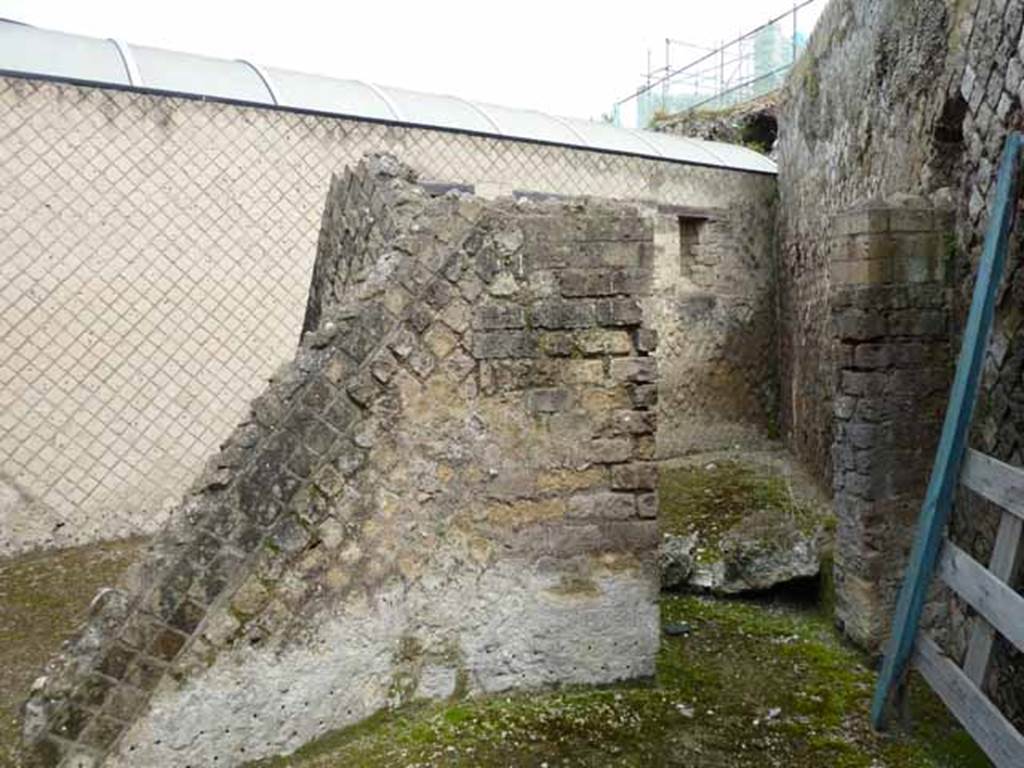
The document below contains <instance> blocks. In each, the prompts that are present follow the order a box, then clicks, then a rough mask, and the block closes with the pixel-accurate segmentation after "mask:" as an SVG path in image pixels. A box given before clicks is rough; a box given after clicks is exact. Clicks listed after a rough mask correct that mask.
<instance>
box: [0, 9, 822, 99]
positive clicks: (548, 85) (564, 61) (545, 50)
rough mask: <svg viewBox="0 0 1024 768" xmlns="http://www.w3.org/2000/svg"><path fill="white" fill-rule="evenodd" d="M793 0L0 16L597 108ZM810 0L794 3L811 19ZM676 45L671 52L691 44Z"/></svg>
mask: <svg viewBox="0 0 1024 768" xmlns="http://www.w3.org/2000/svg"><path fill="white" fill-rule="evenodd" d="M793 5H794V3H793V0H674V1H673V2H654V1H653V0H626V1H625V2H621V1H620V2H614V3H612V2H608V3H600V2H593V1H592V2H577V1H576V0H517V1H516V2H502V3H497V2H485V1H484V0H475V2H473V1H469V0H466V1H463V0H420V2H413V1H411V0H410V1H408V2H399V1H398V0H360V2H329V1H324V0H289V1H288V2H259V1H258V0H249V2H239V1H238V0H170V1H169V2H147V1H146V0H0V17H4V18H10V19H15V20H18V21H23V22H26V23H29V24H35V25H37V26H40V27H47V28H50V29H57V30H61V31H65V32H76V33H79V34H85V35H93V36H97V37H116V38H121V39H124V40H126V41H128V42H132V43H138V44H142V45H152V46H157V47H161V48H170V49H174V50H181V51H189V52H193V53H203V54H207V55H211V56H219V57H223V58H231V59H234V58H246V59H251V60H253V61H255V62H257V63H259V64H263V65H272V66H278V67H282V68H286V69H294V70H298V71H302V72H312V73H318V74H325V75H333V76H335V77H344V78H355V79H360V80H369V81H371V82H375V83H379V84H382V85H394V86H402V87H405V88H412V89H415V90H421V91H430V92H435V93H451V94H455V95H458V96H462V97H465V98H471V99H476V100H478V101H489V102H492V103H495V104H504V105H507V106H511V107H526V108H532V109H539V110H542V111H545V112H552V113H555V114H562V115H571V116H576V117H584V118H596V117H599V116H600V115H601V113H603V112H607V111H609V108H610V105H611V103H612V102H613V101H615V100H616V98H618V97H621V96H625V95H627V94H629V93H631V92H632V91H633V90H634V89H635V88H636V86H637V84H638V83H639V81H640V78H641V75H642V73H643V72H644V71H646V67H647V49H648V47H650V48H652V49H653V57H654V64H655V66H661V65H662V64H663V63H664V49H665V38H666V37H671V38H675V39H679V40H684V41H686V42H690V43H696V44H703V45H714V44H716V43H718V42H719V41H722V40H727V39H731V38H733V37H736V36H737V35H738V34H739V33H740V32H742V31H746V30H748V29H750V28H752V27H756V26H758V25H760V24H763V23H764V22H765V21H767V20H768V19H769V18H770V17H772V16H775V15H778V14H780V13H783V12H785V11H786V10H789V9H790V8H792V7H793ZM822 5H824V2H823V0H819V1H818V2H817V3H815V5H814V6H812V7H811V8H809V9H807V10H806V11H804V12H803V14H802V17H801V18H802V22H801V27H809V26H810V25H811V23H812V22H813V18H812V17H813V16H816V12H815V11H816V10H817V9H818V7H819V6H822ZM695 55H696V53H695V52H694V51H692V50H691V51H687V50H686V49H684V48H681V47H678V46H675V47H673V51H672V56H673V60H674V62H679V63H682V62H683V61H685V60H686V59H687V58H688V57H691V58H692V57H693V56H695Z"/></svg>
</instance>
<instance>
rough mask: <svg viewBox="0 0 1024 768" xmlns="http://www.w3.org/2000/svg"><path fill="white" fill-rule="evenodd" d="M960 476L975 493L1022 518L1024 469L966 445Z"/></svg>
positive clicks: (1023, 515) (1023, 509)
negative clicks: (965, 454) (968, 447)
mask: <svg viewBox="0 0 1024 768" xmlns="http://www.w3.org/2000/svg"><path fill="white" fill-rule="evenodd" d="M960 479H961V480H962V481H963V483H964V485H966V486H967V487H968V488H970V489H971V490H972V491H974V492H975V493H977V494H979V495H981V496H984V497H985V498H986V499H988V500H989V501H991V502H994V503H995V504H998V505H999V506H1000V507H1002V508H1003V509H1005V510H1006V511H1007V512H1011V513H1012V514H1014V515H1016V516H1017V517H1018V518H1020V519H1021V520H1024V469H1019V468H1018V467H1014V466H1011V465H1009V464H1004V463H1003V462H1001V461H999V459H993V458H992V457H991V456H986V455H985V454H984V453H980V452H978V451H975V450H973V449H968V451H967V458H966V459H965V460H964V470H963V474H962V476H961V478H960Z"/></svg>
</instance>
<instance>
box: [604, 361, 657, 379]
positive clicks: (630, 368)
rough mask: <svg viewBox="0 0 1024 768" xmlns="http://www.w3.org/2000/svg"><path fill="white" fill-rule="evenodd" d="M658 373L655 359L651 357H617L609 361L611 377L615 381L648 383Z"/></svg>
mask: <svg viewBox="0 0 1024 768" xmlns="http://www.w3.org/2000/svg"><path fill="white" fill-rule="evenodd" d="M657 375H658V364H657V361H656V360H655V359H654V358H652V357H633V358H618V359H615V360H612V361H611V377H612V378H613V379H615V380H616V381H622V382H630V383H633V384H649V383H651V382H653V381H655V380H656V378H657Z"/></svg>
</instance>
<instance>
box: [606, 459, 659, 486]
mask: <svg viewBox="0 0 1024 768" xmlns="http://www.w3.org/2000/svg"><path fill="white" fill-rule="evenodd" d="M611 472H612V474H611V481H612V488H614V489H616V490H622V491H653V490H654V489H655V488H657V487H658V467H657V465H656V464H618V465H616V466H613V467H612V469H611Z"/></svg>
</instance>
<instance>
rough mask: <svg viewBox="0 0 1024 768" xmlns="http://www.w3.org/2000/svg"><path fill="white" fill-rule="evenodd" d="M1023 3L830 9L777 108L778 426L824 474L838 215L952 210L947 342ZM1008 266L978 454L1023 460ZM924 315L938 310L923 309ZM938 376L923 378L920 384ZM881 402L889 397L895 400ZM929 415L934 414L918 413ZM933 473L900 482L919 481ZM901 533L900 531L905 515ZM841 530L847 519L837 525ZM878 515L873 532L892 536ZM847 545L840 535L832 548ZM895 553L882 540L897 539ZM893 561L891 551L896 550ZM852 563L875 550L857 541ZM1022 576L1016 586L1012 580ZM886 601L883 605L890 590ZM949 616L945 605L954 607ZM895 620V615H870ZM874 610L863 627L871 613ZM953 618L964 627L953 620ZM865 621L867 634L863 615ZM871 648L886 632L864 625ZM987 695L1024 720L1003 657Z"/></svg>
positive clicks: (1017, 71) (983, 517)
mask: <svg viewBox="0 0 1024 768" xmlns="http://www.w3.org/2000/svg"><path fill="white" fill-rule="evenodd" d="M1022 25H1024V4H1022V3H1020V2H1002V1H1000V0H946V1H944V2H935V1H934V0H876V1H874V2H866V1H865V0H833V2H832V3H831V4H830V5H829V7H828V8H827V9H826V11H825V13H824V14H823V16H822V18H821V21H820V23H819V26H818V29H817V30H816V31H815V33H814V35H813V37H812V39H811V41H810V45H809V47H808V53H807V55H806V56H805V57H804V59H803V60H802V61H801V62H800V63H799V65H798V66H797V67H796V68H795V69H794V71H793V73H792V76H791V77H790V80H789V83H788V85H787V94H786V102H785V104H784V106H783V108H782V109H781V111H780V185H779V194H780V208H779V210H780V216H779V221H780V253H781V264H780V307H781V312H780V323H781V328H780V334H781V341H782V348H783V356H782V367H783V370H782V376H781V380H782V386H783V397H782V404H783V422H784V428H785V431H786V434H787V437H788V439H789V441H790V442H791V444H792V445H793V446H794V448H795V449H796V450H798V451H799V452H800V453H801V454H802V455H803V456H804V457H805V458H806V459H807V460H808V461H809V462H810V463H811V464H812V465H813V466H816V467H817V468H818V471H819V472H820V473H821V475H822V476H825V477H828V476H831V475H832V472H833V464H832V462H831V461H829V457H830V455H832V454H831V453H830V451H829V450H828V448H829V446H830V445H832V444H834V443H836V447H837V448H838V449H839V450H842V449H843V442H844V441H843V440H842V439H841V436H840V439H839V440H838V441H837V440H836V439H834V437H835V432H836V423H837V420H836V413H837V404H836V402H835V401H836V390H835V386H836V382H837V379H836V378H835V377H834V376H831V375H830V373H831V372H834V371H835V370H836V368H837V365H838V360H837V358H836V356H835V351H834V350H835V347H834V339H833V337H832V325H831V323H830V318H831V317H832V314H833V304H832V301H831V299H830V296H831V295H833V294H834V293H835V287H834V286H832V285H831V283H830V278H829V261H830V248H831V247H832V243H833V239H834V235H835V232H836V220H837V217H838V218H842V215H843V214H845V213H846V212H848V211H850V210H851V209H853V208H855V207H857V206H858V205H859V204H862V203H864V202H869V201H871V200H875V201H882V200H883V199H884V200H890V199H892V198H893V197H894V196H897V195H900V194H907V193H909V194H911V195H916V196H918V197H920V198H926V199H927V201H928V202H930V204H932V205H934V206H935V207H936V208H938V209H942V208H946V207H951V208H952V209H953V211H954V219H953V233H954V236H953V237H952V238H950V239H949V241H948V243H947V249H946V250H947V256H948V261H949V262H950V264H949V285H950V286H951V287H952V291H951V292H950V302H949V303H948V304H947V307H946V309H947V310H948V311H949V312H950V313H951V317H952V320H953V323H952V331H953V333H952V338H951V343H952V345H953V347H954V349H955V347H956V345H957V343H958V337H957V335H956V329H957V328H958V327H959V324H960V322H962V319H963V317H964V315H965V312H966V308H967V305H968V303H969V300H970V292H971V288H972V275H973V273H974V266H975V265H976V263H977V258H978V255H979V254H980V250H981V242H982V237H983V234H984V228H985V225H986V222H987V213H988V210H989V207H990V205H991V202H992V198H993V195H994V189H995V184H994V178H995V169H996V165H997V162H998V157H999V154H1000V151H1001V148H1002V145H1003V142H1004V140H1005V137H1006V134H1007V132H1008V131H1009V130H1010V129H1011V128H1012V127H1014V126H1018V127H1019V126H1020V125H1021V124H1022V118H1024V114H1022V108H1021V104H1022V103H1024V88H1022V87H1024V39H1022V34H1021V31H1022ZM1016 237H1017V243H1016V248H1017V251H1016V255H1015V256H1014V257H1013V258H1011V259H1010V260H1009V265H1008V273H1007V275H1006V286H1007V287H1006V289H1005V290H1004V292H1003V294H1002V296H1001V297H1000V301H999V305H998V307H997V319H996V327H995V329H994V333H993V338H992V342H991V347H990V354H989V356H988V359H987V361H986V365H987V370H986V374H985V382H984V391H983V394H982V398H981V401H980V402H979V406H978V409H977V411H976V418H975V426H976V429H975V433H974V435H973V436H972V444H973V445H974V446H975V447H976V448H978V449H980V450H983V451H985V452H987V453H990V454H992V455H995V456H997V457H998V458H1001V459H1002V460H1004V461H1007V462H1009V463H1011V464H1015V465H1017V466H1024V437H1022V435H1024V377H1022V375H1021V371H1022V370H1024V321H1022V317H1024V315H1022V313H1021V309H1020V308H1021V307H1022V306H1024V266H1022V260H1021V259H1020V257H1019V252H1020V239H1021V234H1020V228H1019V227H1018V231H1017V235H1016ZM921 309H922V310H923V312H924V313H928V312H932V311H934V310H936V309H938V307H921ZM936 384H937V383H936V382H931V383H930V384H929V385H928V389H931V387H932V385H936ZM887 402H888V403H889V405H893V404H894V403H895V400H893V399H888V400H887ZM923 410H925V411H926V410H927V409H926V408H925V409H923ZM925 472H926V469H924V468H923V467H919V469H918V471H917V475H916V476H914V474H913V473H911V474H909V475H905V476H904V477H903V484H902V485H901V486H900V487H898V488H892V487H891V486H890V487H889V489H888V490H887V491H884V492H883V493H880V494H875V495H873V496H871V497H870V498H871V499H873V500H876V501H883V502H884V501H885V499H887V498H888V497H889V496H888V494H890V493H892V492H893V491H895V492H896V493H901V492H906V491H907V490H908V489H910V488H913V487H920V486H921V485H923V481H924V477H923V476H922V473H925ZM976 502H977V500H976V499H972V498H970V497H966V498H964V499H961V503H960V504H959V505H958V507H957V510H956V512H955V515H954V535H955V536H956V538H957V540H958V543H960V544H961V546H963V547H965V548H966V549H968V550H969V551H970V552H971V553H972V554H973V555H974V556H975V557H976V558H977V559H978V560H979V561H981V562H987V561H988V558H989V555H990V552H991V546H992V541H993V538H994V535H993V534H994V522H995V517H994V516H993V515H992V514H991V512H989V511H987V510H986V509H984V508H983V507H982V506H981V505H979V504H977V503H976ZM908 523H909V521H908ZM840 524H841V525H842V522H841V523H840ZM887 525H888V521H887V520H886V517H885V516H884V515H879V516H876V517H875V519H874V520H873V521H870V522H869V528H870V529H871V537H883V538H884V536H885V529H886V526H887ZM843 545H844V544H843V538H842V535H840V540H839V546H840V547H842V546H843ZM890 546H891V543H890ZM893 551H894V552H898V549H894V550H893ZM850 552H851V554H852V555H854V556H860V555H861V554H867V555H870V554H871V553H870V552H869V550H868V549H866V546H865V544H864V543H863V542H862V543H857V544H851V548H850ZM1020 578H1021V577H1020V575H1018V579H1017V582H1016V583H1018V584H1019V583H1020ZM881 594H889V595H891V590H883V591H882V592H881ZM955 610H956V606H955V604H954V611H955ZM870 612H871V614H877V615H881V616H885V617H888V616H889V615H891V606H890V605H888V604H884V603H881V604H876V605H874V606H871V609H870ZM868 616H869V614H865V615H864V616H863V617H862V618H864V619H867V618H868ZM961 619H962V617H961ZM864 626H872V623H871V621H866V622H865V623H864ZM873 626H874V627H875V629H874V630H873V632H872V640H871V642H872V643H877V642H879V641H880V639H881V637H882V636H884V634H885V632H886V622H884V621H883V622H881V623H875V624H873ZM966 626H967V625H966V624H965V623H964V622H963V621H962V620H957V621H954V622H953V624H952V627H953V629H954V631H953V633H952V634H951V636H950V638H949V641H950V646H949V647H950V649H951V650H952V652H953V653H954V655H955V654H956V653H957V652H962V648H963V639H964V634H965V627H966ZM1000 653H1001V654H1002V659H1001V661H1000V663H998V664H997V665H996V669H995V671H994V673H993V677H992V679H991V680H990V685H991V687H992V688H993V689H995V690H998V694H997V699H998V700H999V701H1000V703H1001V706H1002V707H1003V709H1004V711H1005V712H1007V713H1008V714H1010V715H1011V716H1014V717H1016V718H1017V719H1018V720H1020V719H1021V718H1024V700H1022V698H1021V696H1022V693H1024V684H1022V682H1021V681H1022V680H1024V678H1022V677H1021V675H1022V673H1024V664H1022V663H1021V661H1020V657H1019V655H1016V656H1015V655H1014V654H1013V653H1012V652H1011V651H1010V649H1009V648H1006V647H1003V648H1002V649H1001V650H1000Z"/></svg>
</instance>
